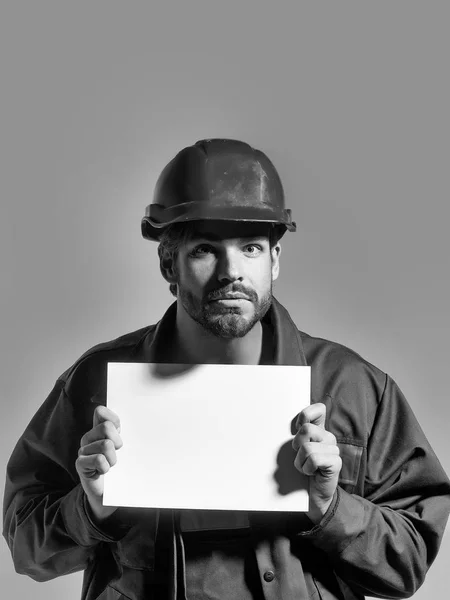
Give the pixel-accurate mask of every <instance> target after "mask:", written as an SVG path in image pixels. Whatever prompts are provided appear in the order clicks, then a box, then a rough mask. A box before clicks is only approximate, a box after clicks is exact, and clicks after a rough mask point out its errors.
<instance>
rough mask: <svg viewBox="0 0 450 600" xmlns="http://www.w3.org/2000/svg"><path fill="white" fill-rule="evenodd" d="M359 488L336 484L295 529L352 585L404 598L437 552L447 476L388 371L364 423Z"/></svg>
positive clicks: (448, 490) (449, 494)
mask: <svg viewBox="0 0 450 600" xmlns="http://www.w3.org/2000/svg"><path fill="white" fill-rule="evenodd" d="M363 496H364V497H362V496H359V495H356V494H350V493H348V492H346V491H344V490H343V489H342V488H338V490H337V493H336V495H335V498H334V501H333V503H332V506H331V507H330V509H329V511H328V512H327V514H326V515H325V516H324V518H323V519H322V521H321V522H320V523H319V524H318V525H317V526H315V527H314V528H313V529H311V530H310V531H307V532H303V533H301V534H300V535H302V536H304V537H305V538H307V539H309V540H310V542H311V543H312V544H313V545H314V546H315V547H317V548H319V549H321V550H323V551H324V552H326V553H327V555H328V557H329V558H330V559H331V561H332V563H333V566H334V568H335V572H336V574H337V575H338V577H339V578H340V579H341V580H342V581H343V582H345V584H344V585H349V586H350V587H351V589H353V590H354V591H355V592H359V593H362V594H367V595H371V596H376V597H380V598H407V597H409V596H411V595H412V594H414V593H415V591H416V590H417V589H418V588H419V586H420V585H421V584H422V582H423V580H424V578H425V574H426V572H427V570H428V568H429V566H430V565H431V563H432V562H433V560H434V558H435V557H436V554H437V552H438V549H439V545H440V543H441V540H442V536H443V533H444V530H445V525H446V522H447V518H448V514H449V512H450V483H449V481H448V478H447V477H446V474H445V472H444V470H443V469H442V467H441V465H440V463H439V461H438V459H437V457H436V456H435V454H434V452H433V450H432V448H431V447H430V445H429V443H428V441H427V440H426V438H425V435H424V433H423V432H422V430H421V428H420V426H419V424H418V422H417V420H416V418H415V416H414V414H413V413H412V411H411V409H410V407H409V405H408V404H407V402H406V400H405V398H404V396H403V394H402V393H401V391H400V390H399V388H398V387H397V385H396V384H395V382H394V381H392V379H390V378H389V377H387V378H386V385H385V388H384V392H383V397H382V398H381V401H380V402H379V404H378V408H377V411H376V416H375V421H374V423H373V426H372V427H371V429H370V435H369V441H368V446H367V465H366V472H365V482H364V493H363Z"/></svg>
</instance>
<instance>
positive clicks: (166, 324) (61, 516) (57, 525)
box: [4, 300, 450, 600]
mask: <svg viewBox="0 0 450 600" xmlns="http://www.w3.org/2000/svg"><path fill="white" fill-rule="evenodd" d="M175 314H176V304H173V305H172V306H171V307H170V308H169V309H168V311H167V312H166V314H165V315H164V317H163V319H162V320H161V321H160V322H159V323H158V324H157V325H152V326H150V327H146V328H144V329H141V330H139V331H136V332H134V333H130V334H128V335H125V336H123V337H121V338H118V339H116V340H114V341H112V342H109V343H106V344H101V345H99V346H96V347H95V348H93V349H91V350H89V351H88V352H87V353H85V354H84V355H83V356H82V357H81V358H80V359H79V360H78V361H77V362H76V363H75V364H74V365H73V366H72V367H71V368H70V369H68V370H67V371H66V372H65V373H64V374H63V375H62V376H61V377H60V378H59V379H58V380H57V382H56V384H55V387H54V389H53V390H52V392H51V393H50V395H49V397H48V398H47V400H46V401H45V402H44V404H43V405H42V406H41V408H40V409H39V411H38V412H37V414H36V415H35V416H34V418H33V419H32V421H31V422H30V424H29V425H28V427H27V428H26V430H25V432H24V434H23V435H22V437H21V438H20V440H19V442H18V444H17V446H16V448H15V449H14V452H13V454H12V456H11V459H10V462H9V464H8V469H7V481H6V491H5V501H4V536H5V538H6V541H7V543H8V545H9V547H10V549H11V553H12V556H13V560H14V564H15V567H16V570H17V571H18V572H19V573H26V574H28V575H29V576H31V577H32V578H34V579H36V580H38V581H44V580H48V579H51V578H54V577H57V576H59V575H64V574H66V573H72V572H74V571H79V570H84V580H83V591H82V598H83V600H95V599H102V600H113V599H114V600H119V599H127V598H128V599H131V600H147V599H151V598H158V599H159V598H161V599H166V598H172V599H174V598H184V597H185V595H186V593H187V597H195V598H196V597H197V595H196V594H197V592H199V590H200V588H202V587H203V589H204V590H209V592H210V594H211V595H214V594H216V596H215V597H219V598H225V599H226V600H229V599H230V598H234V599H236V600H238V599H239V598H247V597H252V595H253V596H254V597H256V598H260V597H262V598H265V599H266V600H275V599H277V600H279V599H282V600H294V599H296V600H297V599H298V600H303V599H306V598H316V599H320V598H322V599H323V600H333V599H338V598H339V599H346V600H355V599H360V598H363V597H364V595H365V594H367V595H371V596H372V595H373V596H380V597H387V598H404V597H407V596H409V595H411V594H413V593H414V591H415V590H416V589H417V588H418V587H419V586H420V584H421V583H422V581H423V579H424V576H425V573H426V571H427V568H428V567H429V565H430V564H431V562H432V561H433V560H434V558H435V556H436V553H437V551H438V548H439V544H440V541H441V538H442V535H443V532H444V528H445V524H446V521H447V517H448V514H449V511H450V483H449V481H448V479H447V477H446V475H445V473H444V471H443V469H442V467H441V465H440V463H439V461H438V459H437V458H436V456H435V454H434V453H433V451H432V449H431V447H430V445H429V443H428V442H427V440H426V438H425V436H424V434H423V432H422V430H421V428H420V427H419V425H418V423H417V421H416V419H415V417H414V415H413V413H412V411H411V409H410V408H409V406H408V404H407V402H406V400H405V398H404V397H403V395H402V393H401V391H400V390H399V388H398V387H397V385H396V384H395V382H394V381H393V380H392V379H391V378H390V377H389V376H388V375H386V374H385V373H383V372H381V371H380V370H379V369H377V368H376V367H374V366H373V365H371V364H370V363H368V362H366V361H365V360H364V359H362V358H361V357H360V356H359V355H357V354H356V353H355V352H353V351H351V350H349V349H348V348H346V347H344V346H341V345H338V344H335V343H332V342H329V341H326V340H323V339H318V338H314V337H311V336H309V335H307V334H305V333H302V332H299V331H298V329H297V328H296V326H295V325H294V323H293V322H292V320H291V318H290V316H289V314H288V313H287V311H286V310H285V309H284V308H283V307H282V306H281V305H280V304H279V303H278V302H277V301H276V300H274V302H273V305H272V307H271V309H270V310H269V312H268V313H267V315H266V317H265V318H264V326H265V330H266V331H269V332H270V333H271V335H272V336H273V337H272V339H273V343H274V346H273V347H274V354H273V362H274V364H279V365H310V366H311V375H312V390H311V391H312V401H313V402H323V403H325V405H326V407H327V422H326V428H327V429H328V430H329V431H331V432H333V433H334V435H335V436H336V438H337V442H338V445H339V448H340V453H341V457H342V461H343V466H342V470H341V473H340V478H339V486H338V489H337V492H336V494H335V496H334V499H333V502H332V505H331V506H330V508H329V510H328V512H327V514H326V515H325V516H324V517H323V519H322V521H321V522H320V523H319V524H318V525H316V526H312V523H311V522H310V521H309V520H308V518H307V517H306V516H305V515H304V514H292V513H288V514H281V513H276V514H272V515H267V514H264V513H263V514H257V513H249V514H242V513H241V514H240V513H235V515H234V525H233V524H232V526H231V527H230V520H229V519H230V518H231V519H233V515H228V521H227V526H226V527H228V528H229V529H230V539H234V540H236V539H237V537H239V535H241V536H242V540H243V541H242V544H240V543H239V544H235V546H234V547H235V548H238V547H241V548H242V549H243V550H242V552H241V553H239V552H237V551H236V552H237V553H236V555H235V556H233V553H228V554H227V552H226V551H223V552H221V551H220V544H221V543H223V544H224V546H223V547H224V548H225V547H226V539H227V536H226V535H225V536H224V535H221V534H220V532H217V535H216V534H215V533H214V527H211V530H212V533H211V531H210V532H209V541H207V542H205V543H207V544H208V543H211V542H212V544H213V545H212V547H213V550H212V552H211V555H210V560H211V561H213V562H211V563H210V564H209V566H211V564H213V565H214V569H215V573H216V574H217V573H219V572H220V573H223V576H222V577H220V576H216V577H214V576H213V575H214V573H213V572H211V569H209V570H208V560H209V559H208V557H206V558H205V555H204V554H203V555H201V548H202V546H201V543H200V542H199V545H198V546H197V545H196V544H197V542H196V539H200V538H196V536H195V531H194V532H192V531H191V532H187V531H186V530H187V529H189V528H191V529H192V528H193V529H195V528H196V525H195V521H196V515H195V511H194V512H193V513H190V514H188V513H186V514H184V515H183V514H181V515H180V512H179V511H176V512H175V511H168V510H165V511H161V510H155V509H127V508H119V509H118V510H117V511H116V512H115V513H114V515H113V516H112V517H110V518H109V519H108V521H107V522H105V523H104V524H102V526H101V527H98V526H96V525H95V524H94V522H93V521H92V519H91V516H90V512H89V506H88V504H87V502H86V498H85V494H84V491H83V489H82V487H81V485H80V483H79V478H78V475H77V472H76V470H75V461H76V458H77V453H78V448H79V443H80V439H81V437H82V436H83V435H84V433H86V432H87V431H88V430H90V429H91V427H92V417H93V411H94V409H95V407H96V405H97V404H99V403H100V404H105V402H106V365H107V363H108V362H114V361H118V362H127V361H129V362H147V361H148V362H168V358H167V351H168V348H170V344H168V341H169V340H170V339H171V332H172V331H173V326H174V319H175ZM274 410H276V404H274ZM252 436H254V439H255V443H256V442H257V440H258V432H257V431H255V432H249V438H250V439H251V438H252ZM149 476H151V475H149ZM197 516H198V521H199V522H200V525H198V528H199V529H203V532H198V533H199V535H200V536H201V535H204V533H205V529H206V530H207V529H208V525H207V524H206V526H205V521H203V523H202V515H197ZM193 524H194V525H193ZM219 527H220V525H219ZM222 533H223V532H222ZM235 534H236V535H235ZM238 534H239V535H238ZM236 536H237V537H236ZM214 540H215V541H214ZM221 540H222V542H221ZM214 543H215V546H214ZM214 548H215V550H214ZM196 552H197V553H198V556H199V557H200V556H203V558H202V559H201V560H200V558H199V561H196V558H195V557H196ZM205 560H206V562H205ZM243 562H245V564H243ZM247 563H248V564H247ZM198 565H201V569H200V567H198ZM222 567H223V568H222ZM196 569H197V570H196ZM199 569H200V570H199ZM214 569H213V570H214ZM202 577H203V578H204V581H203V583H202ZM186 587H187V592H186ZM200 591H201V590H200ZM199 597H201V596H199ZM207 597H208V596H207Z"/></svg>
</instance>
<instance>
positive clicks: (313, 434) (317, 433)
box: [292, 423, 336, 450]
mask: <svg viewBox="0 0 450 600" xmlns="http://www.w3.org/2000/svg"><path fill="white" fill-rule="evenodd" d="M308 442H321V443H324V444H329V445H330V446H335V445H336V436H335V435H334V434H333V433H331V431H327V430H326V429H323V428H322V427H319V426H318V425H313V424H312V423H305V424H304V425H302V426H301V427H300V429H299V430H298V432H297V433H296V434H295V437H294V439H293V440H292V447H293V448H294V450H298V449H299V448H300V447H301V446H303V445H304V444H306V443H308Z"/></svg>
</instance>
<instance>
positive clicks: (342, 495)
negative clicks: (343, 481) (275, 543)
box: [298, 487, 364, 554]
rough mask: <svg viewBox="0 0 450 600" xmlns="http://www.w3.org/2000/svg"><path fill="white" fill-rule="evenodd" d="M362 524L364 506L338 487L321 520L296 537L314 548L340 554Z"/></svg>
mask: <svg viewBox="0 0 450 600" xmlns="http://www.w3.org/2000/svg"><path fill="white" fill-rule="evenodd" d="M363 523H364V504H363V503H362V502H360V501H359V500H358V497H356V496H353V495H352V494H349V493H348V492H345V491H344V490H343V489H342V488H340V487H338V488H336V493H335V495H334V498H333V501H332V503H331V505H330V506H329V508H328V510H327V512H326V513H325V515H324V516H323V518H322V520H321V521H320V522H319V523H317V525H315V526H314V527H313V528H312V529H310V530H309V531H302V532H300V533H298V535H299V536H301V537H303V538H306V539H308V540H310V541H311V543H312V544H313V545H314V546H315V547H316V548H320V549H321V550H325V551H326V552H328V553H330V552H333V553H336V554H340V553H341V552H343V551H344V550H345V548H346V547H347V546H348V545H349V544H350V543H351V542H352V541H353V540H354V539H355V538H356V537H357V536H358V535H359V534H360V533H361V531H362V530H363Z"/></svg>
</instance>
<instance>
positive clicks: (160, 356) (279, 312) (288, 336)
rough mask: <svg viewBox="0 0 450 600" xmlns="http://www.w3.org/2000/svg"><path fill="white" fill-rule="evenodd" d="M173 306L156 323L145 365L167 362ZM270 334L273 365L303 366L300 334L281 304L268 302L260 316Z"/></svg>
mask: <svg viewBox="0 0 450 600" xmlns="http://www.w3.org/2000/svg"><path fill="white" fill-rule="evenodd" d="M176 314H177V303H176V302H173V304H171V305H170V306H169V308H168V309H167V311H166V312H165V314H164V315H163V317H162V319H161V320H160V321H159V322H158V323H157V325H156V329H155V330H154V335H153V339H152V340H151V342H150V345H149V347H148V351H147V352H146V355H147V358H148V361H149V362H155V363H156V362H171V361H170V342H171V340H172V339H173V333H174V328H175V317H176ZM263 322H264V323H266V324H267V325H268V326H269V327H270V329H271V331H272V335H273V341H274V348H275V353H274V364H276V365H294V366H295V365H300V366H305V365H306V364H307V362H306V358H305V353H304V350H303V344H302V340H301V337H300V333H299V331H298V329H297V327H296V326H295V324H294V322H293V321H292V319H291V317H290V315H289V313H288V311H287V310H286V309H285V308H284V306H283V305H282V304H280V303H279V302H278V300H276V298H273V299H272V305H271V307H270V308H269V310H268V311H267V313H266V315H265V316H264V319H263Z"/></svg>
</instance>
